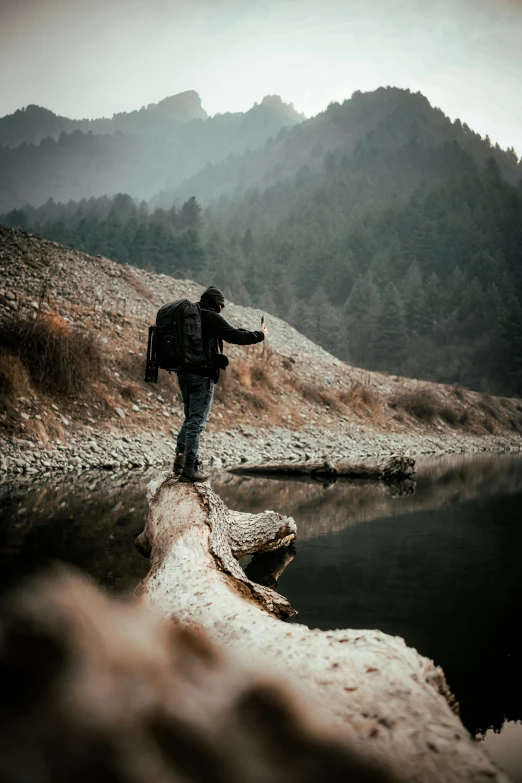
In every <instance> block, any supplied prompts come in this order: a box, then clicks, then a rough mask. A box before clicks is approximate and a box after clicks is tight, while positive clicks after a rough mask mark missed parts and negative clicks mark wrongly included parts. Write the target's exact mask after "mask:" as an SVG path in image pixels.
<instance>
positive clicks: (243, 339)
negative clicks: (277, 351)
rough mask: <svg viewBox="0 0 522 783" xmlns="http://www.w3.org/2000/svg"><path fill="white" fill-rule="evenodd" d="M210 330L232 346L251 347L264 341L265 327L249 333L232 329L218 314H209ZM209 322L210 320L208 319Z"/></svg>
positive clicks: (245, 330) (244, 330)
mask: <svg viewBox="0 0 522 783" xmlns="http://www.w3.org/2000/svg"><path fill="white" fill-rule="evenodd" d="M211 319H212V321H211V324H210V326H211V329H212V332H213V334H215V335H216V336H217V337H221V339H222V340H224V341H225V342H226V343H233V344H234V345H253V344H254V343H260V342H262V341H263V340H264V339H265V334H266V327H265V328H264V329H263V330H259V331H254V332H249V331H248V330H247V329H234V327H233V326H231V325H230V324H229V323H227V321H225V319H224V318H223V316H222V315H219V313H212V314H211ZM209 320H210V319H209Z"/></svg>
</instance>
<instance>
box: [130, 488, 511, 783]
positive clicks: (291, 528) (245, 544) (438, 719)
mask: <svg viewBox="0 0 522 783" xmlns="http://www.w3.org/2000/svg"><path fill="white" fill-rule="evenodd" d="M148 500H149V514H148V518H147V522H146V526H145V529H144V531H143V533H142V534H141V535H140V536H139V539H138V544H139V547H140V548H141V550H142V551H145V552H150V557H151V564H150V570H149V573H148V575H147V577H146V578H145V579H144V580H143V582H142V583H141V585H140V586H139V588H138V590H137V593H138V595H139V596H141V599H142V601H143V602H145V603H146V604H147V605H150V606H153V607H155V608H156V609H157V610H158V611H159V612H160V613H161V614H162V615H163V616H164V617H165V618H179V619H180V620H181V622H183V623H184V624H186V625H188V626H193V627H195V628H203V629H204V630H205V631H206V633H207V634H208V636H209V637H210V639H211V640H212V641H213V642H215V643H216V644H218V645H219V646H220V647H222V648H225V649H226V650H227V652H228V653H229V654H231V655H233V656H235V657H236V658H237V660H238V662H242V661H243V662H244V661H248V662H249V664H250V665H251V666H253V667H254V668H255V669H256V670H257V671H258V672H259V673H260V674H263V675H265V676H273V677H276V678H278V679H284V680H285V681H286V683H287V684H288V685H289V686H290V687H291V688H292V689H293V690H295V691H297V692H298V693H299V694H300V697H301V699H302V700H303V703H304V704H305V705H306V706H307V709H308V712H309V714H313V715H314V716H315V718H316V719H317V720H318V721H320V722H321V723H322V724H323V725H324V726H326V727H328V729H329V730H330V731H332V732H334V733H335V732H337V736H340V737H341V738H342V740H343V742H345V743H346V746H347V747H349V748H351V749H352V751H353V752H355V751H359V752H361V753H362V754H363V755H364V756H365V757H366V758H371V759H373V760H374V761H375V762H377V763H378V764H379V767H380V768H381V769H382V770H384V771H385V773H386V774H389V775H390V776H392V777H394V778H397V779H400V780H403V781H410V782H411V783H414V782H415V783H454V782H455V783H456V781H477V783H478V781H486V780H489V781H491V780H493V781H505V780H506V778H505V776H504V775H503V774H502V773H501V772H499V771H498V770H497V769H496V767H495V766H494V765H493V764H492V763H491V762H490V761H489V759H488V758H487V757H486V755H485V754H484V752H483V750H482V748H481V747H480V745H479V744H478V743H476V742H475V741H474V740H473V739H472V738H471V737H470V735H469V734H468V732H467V731H466V729H465V728H464V727H463V726H462V723H461V721H460V719H459V717H458V715H457V713H456V705H455V703H454V700H453V698H452V696H451V694H450V692H449V690H448V687H447V684H446V681H445V678H444V674H443V672H442V670H441V669H440V668H438V667H437V666H435V665H434V663H433V662H432V661H430V660H429V659H427V658H424V657H423V656H421V655H419V654H418V653H417V652H416V650H413V649H411V648H409V647H407V646H406V644H405V643H404V641H403V640H402V639H400V638H398V637H391V636H388V635H386V634H384V633H381V632H380V631H375V630H366V631H361V630H337V631H332V632H322V631H317V630H311V629H309V628H307V627H306V626H303V625H297V624H287V623H285V622H281V619H284V618H286V617H289V616H291V615H292V614H293V611H294V610H293V609H292V607H291V606H290V605H289V603H288V601H287V600H286V599H285V598H283V596H280V595H278V594H277V593H276V592H275V591H274V590H272V589H270V588H269V587H262V586H260V585H257V584H256V583H254V582H252V581H251V580H250V579H248V577H247V576H246V574H245V573H244V572H243V570H242V568H241V567H240V565H239V563H238V562H237V559H236V557H237V556H238V555H240V554H241V553H243V552H252V551H255V550H257V551H274V550H275V549H277V547H278V546H284V545H286V544H287V543H288V541H289V540H291V539H292V538H293V537H294V536H295V525H294V523H293V521H292V520H291V519H288V518H285V517H282V516H280V515H278V514H274V513H271V512H265V513H263V514H259V515H252V514H238V513H237V512H231V511H229V509H227V507H226V506H225V505H224V503H223V502H222V501H221V500H220V498H219V497H218V496H217V495H216V494H215V493H214V492H213V491H212V490H211V488H210V487H209V486H208V485H206V484H199V485H198V484H197V485H188V484H183V483H179V482H178V481H176V480H175V479H174V477H173V476H172V475H169V474H163V475H162V476H160V477H159V478H158V479H157V480H156V481H153V482H152V483H151V484H150V485H149V489H148Z"/></svg>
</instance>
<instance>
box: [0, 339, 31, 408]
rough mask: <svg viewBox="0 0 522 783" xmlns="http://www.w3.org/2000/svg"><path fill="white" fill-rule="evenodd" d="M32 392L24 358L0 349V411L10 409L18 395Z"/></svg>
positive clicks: (26, 394)
mask: <svg viewBox="0 0 522 783" xmlns="http://www.w3.org/2000/svg"><path fill="white" fill-rule="evenodd" d="M31 393H32V389H31V381H30V378H29V374H28V372H27V370H26V368H25V366H24V364H23V362H22V360H21V359H20V358H19V357H18V356H13V354H11V353H7V351H4V350H2V351H0V411H7V410H9V409H10V408H11V407H12V404H13V403H14V401H15V400H16V399H17V398H18V397H28V396H29V395H30V394H31Z"/></svg>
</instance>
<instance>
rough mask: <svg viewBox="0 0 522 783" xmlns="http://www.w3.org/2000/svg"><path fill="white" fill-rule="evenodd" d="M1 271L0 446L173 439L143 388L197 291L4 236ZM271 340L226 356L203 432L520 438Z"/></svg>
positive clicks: (273, 330)
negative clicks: (93, 437) (90, 433)
mask: <svg viewBox="0 0 522 783" xmlns="http://www.w3.org/2000/svg"><path fill="white" fill-rule="evenodd" d="M0 271H1V280H2V284H1V286H0V329H1V335H2V348H1V350H0V429H1V430H2V431H3V432H4V433H11V434H21V433H25V434H26V436H27V435H33V436H37V437H38V438H39V439H40V440H42V441H44V442H48V441H49V440H54V439H56V438H59V439H62V438H65V437H67V433H69V432H72V431H74V430H76V429H78V428H79V429H83V428H85V429H91V430H92V429H93V428H96V429H98V430H99V429H100V428H103V427H106V428H107V427H108V428H110V429H114V428H115V427H120V428H121V429H122V430H123V431H124V432H125V433H127V435H132V434H133V433H137V432H140V431H147V432H154V433H156V434H157V436H158V437H159V435H160V434H161V433H163V434H165V433H169V432H170V433H175V432H176V430H177V428H178V427H179V423H180V416H181V406H180V401H179V392H178V390H177V384H176V383H175V380H174V379H173V378H171V377H170V376H169V375H167V374H166V373H161V382H160V384H159V385H158V386H154V385H148V384H145V383H144V382H143V372H144V355H145V348H146V338H147V327H148V325H149V324H150V323H152V322H153V320H154V317H155V313H156V310H157V309H158V308H159V307H160V306H161V305H162V304H163V303H165V302H166V301H169V300H173V299H176V298H180V297H182V296H188V297H189V298H197V297H198V296H199V293H200V292H201V290H202V288H201V286H199V285H197V284H195V283H193V282H190V281H186V280H176V279H174V278H171V277H167V276H165V275H157V274H155V273H153V272H148V271H146V270H139V269H133V268H131V267H128V266H121V265H118V264H116V263H114V262H113V261H110V260H108V259H106V258H103V257H98V258H93V257H90V256H87V255H84V254H82V253H78V252H74V251H71V250H68V249H67V248H64V247H61V246H59V245H57V244H56V243H53V242H48V241H43V240H40V239H38V238H36V237H33V236H30V235H27V234H25V233H23V232H21V231H12V230H7V229H0ZM260 316H261V312H260V311H259V310H252V309H249V308H242V307H239V306H235V305H228V306H227V317H228V318H229V319H230V321H231V322H232V323H234V324H236V325H243V326H246V327H250V328H252V327H254V326H256V325H257V324H258V323H259V318H260ZM268 326H269V329H270V336H269V341H268V343H267V344H266V345H261V346H252V347H250V348H248V349H243V348H237V347H234V346H227V353H228V354H229V356H230V357H231V359H232V362H231V366H230V368H229V369H228V370H227V372H226V373H224V377H223V379H222V382H220V384H219V385H218V387H217V389H216V401H215V405H214V407H213V411H212V417H211V421H210V429H211V430H215V429H220V430H226V429H228V428H230V427H232V428H237V427H238V426H242V425H247V426H250V427H252V426H254V427H267V428H272V427H277V426H279V427H286V428H290V429H295V430H300V429H302V428H306V427H316V428H326V429H327V430H328V429H331V430H332V431H335V433H343V432H345V433H353V432H354V431H355V429H357V428H358V427H360V426H367V427H370V428H371V430H372V431H374V432H376V433H377V432H381V433H382V435H383V436H384V434H389V433H391V432H396V433H414V432H419V433H421V432H423V433H428V432H432V433H433V434H434V435H438V434H441V433H444V432H448V433H449V432H451V433H460V434H461V435H462V436H463V437H465V436H466V435H468V434H472V435H475V436H481V435H487V434H503V433H510V434H511V435H515V434H518V433H520V432H522V406H521V405H520V403H519V401H517V400H510V399H500V398H492V397H489V396H487V395H484V394H477V393H473V392H470V391H468V390H466V389H464V388H462V387H457V386H443V385H437V384H430V383H419V382H418V381H410V380H407V379H404V378H401V377H397V376H389V375H386V374H380V373H367V372H364V371H362V370H359V369H357V368H354V367H350V366H348V365H346V364H344V363H342V362H340V361H339V360H337V359H335V358H334V357H333V356H331V355H330V354H328V353H327V352H326V351H324V350H323V349H321V348H320V347H318V346H316V345H315V344H314V343H312V342H311V341H310V340H308V339H307V338H306V337H304V336H302V335H301V334H299V332H297V331H296V330H295V329H293V328H292V327H291V326H289V325H288V324H286V323H284V322H283V321H281V320H279V319H277V318H269V323H268ZM35 351H36V353H37V354H38V356H37V357H35V358H32V357H33V356H35ZM45 352H48V353H47V354H46V353H45ZM42 354H43V355H42ZM46 356H47V357H48V361H49V366H48V367H47V368H46V369H45V372H42V362H44V364H45V357H46Z"/></svg>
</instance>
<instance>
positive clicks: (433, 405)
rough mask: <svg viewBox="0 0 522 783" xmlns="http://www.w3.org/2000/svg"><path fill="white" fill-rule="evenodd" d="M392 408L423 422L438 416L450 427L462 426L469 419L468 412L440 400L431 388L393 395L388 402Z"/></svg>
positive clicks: (430, 420)
mask: <svg viewBox="0 0 522 783" xmlns="http://www.w3.org/2000/svg"><path fill="white" fill-rule="evenodd" d="M388 404H389V406H390V407H391V408H393V409H394V410H399V411H403V412H404V413H407V414H408V415H409V416H413V418H415V419H417V421H420V422H424V423H429V424H431V423H433V422H434V421H435V420H436V419H438V418H440V419H442V420H443V421H445V422H446V424H449V425H450V426H452V427H457V426H463V425H464V424H465V423H466V422H467V421H469V413H468V411H466V410H461V409H459V408H457V407H455V406H454V405H452V404H451V403H450V402H446V401H444V400H442V399H441V398H440V397H439V396H438V395H437V394H436V393H435V392H434V391H433V390H432V389H427V388H425V387H424V388H423V387H421V388H416V389H411V390H404V391H402V392H399V393H398V394H396V395H394V396H393V397H392V398H391V399H390V400H389V402H388Z"/></svg>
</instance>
